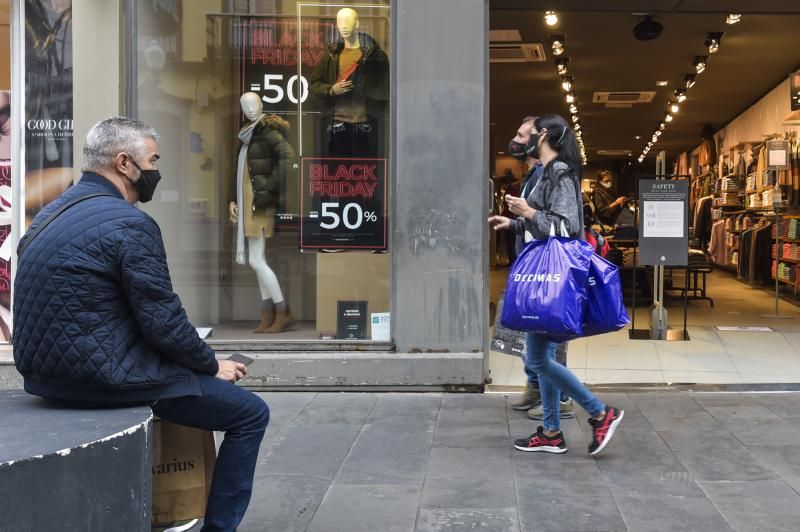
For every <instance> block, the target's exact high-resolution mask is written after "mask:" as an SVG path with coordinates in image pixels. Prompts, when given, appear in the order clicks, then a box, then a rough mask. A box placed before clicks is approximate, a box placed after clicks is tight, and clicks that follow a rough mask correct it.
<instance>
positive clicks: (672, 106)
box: [669, 102, 681, 114]
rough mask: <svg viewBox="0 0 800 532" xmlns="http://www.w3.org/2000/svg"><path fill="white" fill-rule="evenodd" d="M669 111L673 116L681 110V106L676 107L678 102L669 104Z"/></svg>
mask: <svg viewBox="0 0 800 532" xmlns="http://www.w3.org/2000/svg"><path fill="white" fill-rule="evenodd" d="M669 110H670V112H671V113H672V114H675V113H677V112H678V111H680V110H681V106H680V105H678V102H670V103H669Z"/></svg>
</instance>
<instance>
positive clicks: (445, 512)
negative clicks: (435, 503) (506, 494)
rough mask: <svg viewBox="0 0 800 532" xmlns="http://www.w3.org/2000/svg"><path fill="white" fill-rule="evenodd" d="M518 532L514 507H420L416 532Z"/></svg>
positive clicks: (517, 520) (517, 521)
mask: <svg viewBox="0 0 800 532" xmlns="http://www.w3.org/2000/svg"><path fill="white" fill-rule="evenodd" d="M475 530H480V531H481V532H519V531H520V528H519V519H518V516H517V510H516V508H511V507H509V508H442V509H421V510H420V511H419V515H418V516H417V526H416V529H415V531H416V532H474V531H475Z"/></svg>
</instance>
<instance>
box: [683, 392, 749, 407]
mask: <svg viewBox="0 0 800 532" xmlns="http://www.w3.org/2000/svg"><path fill="white" fill-rule="evenodd" d="M689 397H691V398H692V399H693V400H694V402H696V403H697V404H699V405H700V406H702V407H708V406H759V402H758V401H756V399H755V398H753V397H752V396H750V395H747V394H743V393H728V392H719V393H718V392H694V393H690V394H689Z"/></svg>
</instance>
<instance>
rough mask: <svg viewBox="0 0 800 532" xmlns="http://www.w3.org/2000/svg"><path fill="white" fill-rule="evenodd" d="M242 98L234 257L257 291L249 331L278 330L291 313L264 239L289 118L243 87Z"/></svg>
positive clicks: (286, 153)
mask: <svg viewBox="0 0 800 532" xmlns="http://www.w3.org/2000/svg"><path fill="white" fill-rule="evenodd" d="M240 103H241V107H242V112H243V113H244V115H245V117H246V118H247V119H248V121H249V123H248V124H246V125H245V126H244V127H243V128H242V129H241V130H240V131H239V140H240V141H241V145H240V147H239V154H238V159H237V164H236V179H235V181H234V183H233V185H234V189H233V190H232V191H231V202H230V205H229V210H230V219H231V222H233V223H234V224H236V263H237V264H245V261H247V263H248V264H249V265H250V267H251V268H252V269H253V271H254V272H255V274H256V279H257V281H258V288H259V291H260V292H261V321H260V323H259V325H258V328H256V330H255V331H253V332H255V333H277V332H281V331H283V330H284V329H286V327H288V326H289V325H290V324H291V323H292V322H293V321H294V318H293V317H292V315H291V313H290V312H289V308H288V306H287V304H286V299H285V298H284V294H283V291H282V290H281V287H280V284H279V283H278V278H277V276H276V275H275V272H274V271H272V268H270V267H269V265H268V264H267V260H266V255H265V250H266V239H267V238H271V237H272V236H273V232H274V223H275V222H274V220H275V212H276V209H277V207H278V202H279V199H280V198H279V195H280V189H281V185H282V183H283V181H285V179H286V170H287V169H288V167H289V165H290V164H291V161H292V159H293V157H294V151H293V150H292V148H291V146H290V145H289V143H288V142H287V141H286V138H285V134H286V133H287V132H288V123H286V121H285V120H283V119H282V118H280V117H277V116H274V115H266V114H264V112H263V107H262V104H261V99H260V98H259V97H258V95H257V94H255V93H252V92H248V93H245V94H244V95H242V97H241V99H240ZM245 250H247V253H245Z"/></svg>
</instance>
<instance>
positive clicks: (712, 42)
mask: <svg viewBox="0 0 800 532" xmlns="http://www.w3.org/2000/svg"><path fill="white" fill-rule="evenodd" d="M705 44H706V48H708V53H709V54H715V53H717V52H719V45H720V44H722V33H720V32H714V31H712V32H711V33H709V34H708V37H706V43H705Z"/></svg>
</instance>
